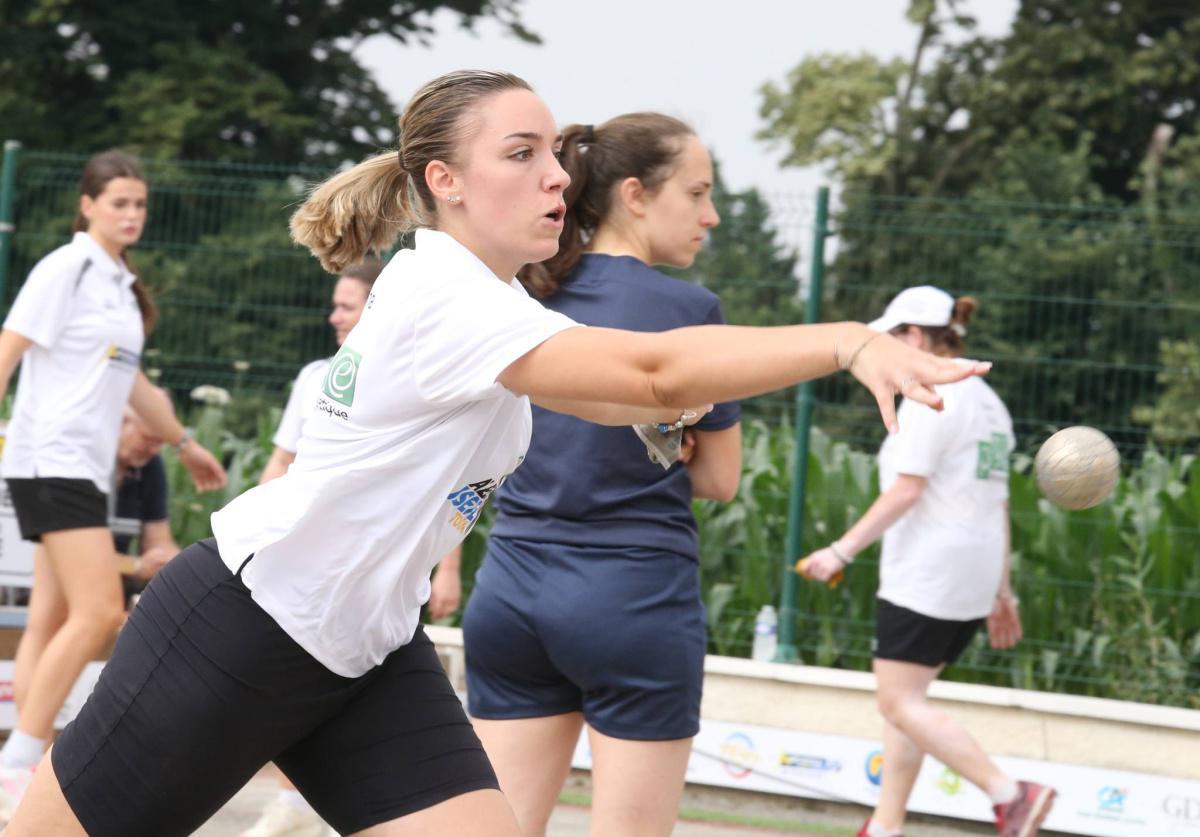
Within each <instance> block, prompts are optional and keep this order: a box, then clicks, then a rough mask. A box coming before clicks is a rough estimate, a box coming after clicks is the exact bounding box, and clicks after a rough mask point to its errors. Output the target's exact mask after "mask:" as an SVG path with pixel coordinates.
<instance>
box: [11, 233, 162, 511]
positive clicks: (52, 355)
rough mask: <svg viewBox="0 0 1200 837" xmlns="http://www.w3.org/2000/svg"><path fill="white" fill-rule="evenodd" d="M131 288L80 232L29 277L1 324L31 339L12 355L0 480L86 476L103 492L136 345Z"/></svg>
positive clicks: (139, 337)
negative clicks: (12, 390)
mask: <svg viewBox="0 0 1200 837" xmlns="http://www.w3.org/2000/svg"><path fill="white" fill-rule="evenodd" d="M133 282H134V275H133V274H132V273H130V272H129V270H128V268H126V266H125V265H124V264H122V263H120V262H117V261H115V260H114V259H113V258H112V256H110V255H108V253H107V252H105V250H104V248H103V247H101V246H100V244H99V243H98V242H97V241H96V240H95V239H94V238H92V237H91V236H90V235H88V234H87V233H84V232H78V233H75V237H74V238H73V239H72V240H71V243H70V244H66V245H64V246H62V247H59V248H58V249H57V250H55V251H53V252H52V253H50V254H49V255H47V256H46V257H45V258H43V259H42V260H41V261H39V262H38V263H37V264H36V265H34V267H33V270H32V271H30V273H29V278H28V279H26V280H25V284H24V285H22V286H21V290H20V292H19V293H18V294H17V298H16V301H14V302H13V305H12V308H11V309H10V310H9V312H8V317H7V318H6V319H5V321H4V328H6V329H9V330H11V331H15V332H16V333H18V334H20V335H23V336H24V337H28V338H29V339H30V340H32V341H33V345H32V346H30V347H29V348H28V349H27V350H26V351H25V354H24V355H23V356H22V358H21V377H20V381H19V382H18V384H17V396H16V399H15V401H14V404H13V414H12V419H11V420H10V421H9V423H8V432H7V435H8V441H7V443H6V444H5V446H4V458H3V464H2V465H0V472H2V473H3V475H4V476H5V477H15V478H22V477H25V478H28V477H70V478H75V479H88V480H91V481H92V482H93V483H95V484H96V487H97V488H99V489H100V490H101V491H103V492H104V493H106V494H107V493H109V492H111V490H112V478H113V469H114V468H115V466H116V461H117V438H118V436H119V435H120V432H121V416H122V413H123V412H124V409H125V405H126V403H128V401H129V392H130V390H131V389H132V387H133V380H134V374H135V373H136V372H137V369H138V364H139V362H140V360H141V355H142V344H143V342H144V339H145V333H144V331H143V328H142V315H141V312H140V311H139V310H138V304H137V298H136V297H135V296H134V295H133V290H132V286H133Z"/></svg>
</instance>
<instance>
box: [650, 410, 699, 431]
mask: <svg viewBox="0 0 1200 837" xmlns="http://www.w3.org/2000/svg"><path fill="white" fill-rule="evenodd" d="M695 417H696V414H695V413H693V412H692V411H691V410H684V411H683V412H682V413H680V414H679V418H677V419H675V423H674V424H667V423H666V422H665V421H660V422H659V423H658V432H659V433H669V432H670V431H672V430H682V429H683V428H684V427H686V426H687V423H688V421H689V420H691V419H694V418H695Z"/></svg>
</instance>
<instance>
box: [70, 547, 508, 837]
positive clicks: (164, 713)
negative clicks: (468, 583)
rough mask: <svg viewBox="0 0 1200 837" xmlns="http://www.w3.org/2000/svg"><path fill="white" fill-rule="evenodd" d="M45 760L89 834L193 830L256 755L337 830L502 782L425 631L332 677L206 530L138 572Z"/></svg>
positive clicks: (250, 771) (159, 834)
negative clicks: (77, 703)
mask: <svg viewBox="0 0 1200 837" xmlns="http://www.w3.org/2000/svg"><path fill="white" fill-rule="evenodd" d="M51 758H52V760H53V764H54V773H55V776H56V777H57V779H58V782H59V784H60V785H61V787H62V790H63V794H64V795H65V796H66V799H67V802H68V803H69V804H70V806H71V809H72V810H73V811H74V812H75V815H76V816H77V817H78V818H79V821H80V822H81V823H82V825H83V827H84V829H85V830H86V831H87V833H88V834H89V835H92V837H97V835H99V837H105V835H112V837H117V835H122V837H135V836H136V835H147V837H150V836H151V835H153V836H154V837H166V836H167V835H176V834H180V835H182V834H191V833H192V832H193V831H195V830H196V829H197V828H199V827H200V826H201V825H203V824H204V822H205V821H206V820H207V819H209V817H211V816H212V815H213V814H214V813H215V812H216V811H217V810H218V809H219V808H220V807H221V806H222V805H223V804H224V803H225V802H226V801H227V800H228V799H229V798H230V797H232V796H233V795H234V794H235V793H236V792H237V791H238V790H239V789H240V788H241V787H242V786H243V785H245V784H246V782H247V781H248V780H249V779H250V778H251V777H253V776H254V774H255V773H256V772H257V771H258V770H259V768H261V767H262V766H263V765H264V764H266V763H267V762H269V761H274V762H275V763H276V764H277V765H279V767H280V768H281V769H282V770H283V772H284V773H285V774H287V776H288V778H289V779H291V780H292V781H293V782H294V783H295V784H296V787H297V788H299V790H300V792H301V793H302V794H304V797H305V798H306V799H307V800H308V801H309V802H310V803H312V805H313V807H314V808H315V809H316V810H317V812H318V813H319V814H320V815H321V816H322V817H323V818H324V819H325V821H326V822H328V823H329V824H330V825H332V826H333V827H334V828H336V829H337V830H338V832H339V833H341V834H350V833H353V832H357V831H361V830H363V829H365V828H369V827H371V826H373V825H378V824H379V823H382V822H386V821H388V820H391V819H395V818H396V817H401V816H404V815H405V814H410V813H413V812H415V811H420V810H423V809H425V808H428V807H431V806H433V805H436V804H438V803H439V802H444V801H445V800H447V799H451V798H453V797H455V796H458V795H460V794H463V793H467V792H469V791H474V790H480V789H484V788H498V787H499V786H498V784H497V781H496V775H495V773H494V772H493V771H492V767H491V764H490V763H489V762H488V759H487V756H486V755H485V754H484V752H483V748H482V746H481V745H480V743H479V739H478V738H477V737H476V735H475V732H474V730H472V728H471V725H470V722H469V721H468V720H467V716H466V713H465V712H464V710H463V707H462V704H461V703H460V702H459V699H458V697H457V696H456V695H455V693H454V690H453V689H452V688H451V686H450V681H449V680H448V679H447V678H446V674H445V672H444V671H443V670H442V666H441V664H440V663H439V661H438V657H437V654H436V653H435V651H434V648H433V644H432V643H431V642H430V641H429V639H428V637H426V636H425V633H424V631H422V630H420V629H418V631H417V634H416V636H415V637H414V638H413V640H412V642H410V643H409V644H408V645H405V646H403V647H401V648H398V649H397V650H395V651H393V652H392V653H391V654H390V655H388V657H387V658H386V659H385V660H384V661H383V662H382V663H381V664H380V665H378V666H376V667H375V668H373V669H372V670H371V671H369V672H367V673H366V674H364V675H363V676H362V677H358V678H346V677H341V676H339V675H337V674H334V673H333V672H331V671H329V669H327V668H325V667H324V666H323V665H321V664H320V663H319V662H317V661H316V660H315V659H314V658H313V657H312V656H310V655H309V654H308V653H307V652H305V651H304V650H303V649H302V648H301V647H300V646H299V645H297V644H296V643H295V642H294V641H293V640H292V639H291V637H289V636H288V635H287V634H286V633H285V632H284V631H283V630H282V629H281V628H280V627H279V625H278V624H277V623H276V622H275V620H273V619H272V618H271V617H270V616H269V615H267V613H266V612H265V611H263V610H262V609H261V608H260V607H259V606H258V605H257V604H255V603H254V601H253V600H252V599H251V598H250V592H249V591H248V590H247V589H246V587H245V585H244V584H242V581H241V578H240V577H239V576H235V575H234V574H232V573H231V572H230V571H229V569H228V568H227V567H226V566H225V564H224V563H223V562H222V561H221V559H220V557H219V556H218V555H217V552H216V547H215V544H214V542H213V541H212V540H205V541H201V542H199V543H197V544H193V545H192V546H190V547H188V548H187V549H185V550H184V551H183V552H182V553H180V554H179V556H177V557H176V558H175V559H173V560H172V561H171V562H170V563H168V564H167V566H166V567H164V568H163V570H162V572H160V573H158V575H156V576H155V578H154V580H153V581H151V582H150V585H149V586H148V587H147V588H146V592H145V593H144V594H143V595H142V597H141V599H140V600H139V602H138V606H137V607H136V608H134V611H133V613H132V614H131V615H130V617H129V621H128V622H127V623H126V625H125V627H124V628H123V629H122V630H121V633H120V635H119V636H118V638H117V644H116V648H115V649H114V651H113V655H112V659H110V660H109V662H108V664H107V665H106V666H105V667H104V671H103V672H102V673H101V675H100V680H99V682H98V683H97V684H96V688H95V690H94V691H93V692H92V695H91V697H89V698H88V701H87V703H86V704H85V705H84V707H83V709H82V710H81V711H80V713H79V716H78V717H77V718H76V719H75V721H73V722H72V723H71V724H70V725H68V726H67V728H66V729H65V730H63V732H62V735H60V736H59V738H58V741H57V742H56V743H55V744H54V747H53V749H52V750H51Z"/></svg>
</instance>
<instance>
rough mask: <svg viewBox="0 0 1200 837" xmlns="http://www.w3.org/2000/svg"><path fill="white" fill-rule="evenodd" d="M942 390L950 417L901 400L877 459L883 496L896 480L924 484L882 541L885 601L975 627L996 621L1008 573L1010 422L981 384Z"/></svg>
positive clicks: (968, 383) (959, 384) (972, 381)
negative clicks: (991, 617)
mask: <svg viewBox="0 0 1200 837" xmlns="http://www.w3.org/2000/svg"><path fill="white" fill-rule="evenodd" d="M936 389H937V391H938V392H939V393H940V394H941V395H942V397H943V399H944V400H945V404H946V408H945V410H944V411H943V412H941V413H938V412H935V411H934V410H931V409H930V408H928V407H926V406H925V405H923V404H918V403H916V402H915V401H910V400H908V399H905V400H904V401H903V402H902V403H901V404H900V410H899V415H898V418H899V421H900V431H899V432H898V433H896V434H894V435H891V436H889V437H888V438H887V439H886V440H885V441H884V443H883V447H882V448H881V449H880V451H879V482H880V487H881V488H882V489H883V490H884V491H886V490H887V489H888V488H890V487H891V485H892V484H893V483H894V482H895V481H896V477H897V475H899V474H909V475H912V476H918V477H925V479H926V482H925V490H924V491H923V492H922V493H921V499H920V500H918V501H917V503H916V505H915V506H913V507H912V508H911V509H910V510H909V511H908V513H907V514H905V515H904V517H902V518H900V520H898V521H896V523H895V524H893V525H892V527H891V528H890V529H888V530H887V532H886V533H885V534H884V536H883V557H882V560H881V566H880V585H879V597H880V598H882V599H886V600H887V601H889V602H891V603H892V604H895V605H899V606H900V607H905V608H908V609H909V610H915V611H917V612H918V613H923V614H925V615H926V616H932V617H934V618H936V619H954V620H968V619H978V618H980V617H983V616H987V615H988V614H989V613H990V612H991V609H992V603H993V601H994V600H995V597H996V591H997V590H998V589H999V587H1000V575H1001V572H1002V571H1003V568H1004V544H1005V526H1007V524H1008V521H1007V518H1006V517H1005V511H1004V504H1005V502H1006V501H1007V500H1008V465H1009V457H1010V455H1011V453H1012V450H1013V448H1014V447H1015V445H1016V440H1015V439H1014V437H1013V427H1012V418H1011V417H1010V416H1009V414H1008V410H1007V409H1006V408H1005V406H1004V403H1003V402H1002V401H1001V400H1000V397H999V396H997V395H996V393H995V392H994V391H993V390H992V388H991V387H989V386H988V385H987V384H986V383H984V382H983V381H982V380H981V379H979V378H967V379H966V380H965V381H959V382H957V383H954V384H946V385H943V386H938V387H936Z"/></svg>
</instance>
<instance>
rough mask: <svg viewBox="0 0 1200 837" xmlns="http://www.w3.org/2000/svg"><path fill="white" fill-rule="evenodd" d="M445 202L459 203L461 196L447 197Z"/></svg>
mask: <svg viewBox="0 0 1200 837" xmlns="http://www.w3.org/2000/svg"><path fill="white" fill-rule="evenodd" d="M446 200H448V201H450V203H461V202H462V196H461V195H447V196H446Z"/></svg>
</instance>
